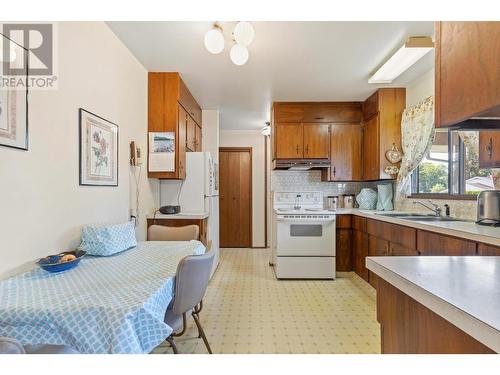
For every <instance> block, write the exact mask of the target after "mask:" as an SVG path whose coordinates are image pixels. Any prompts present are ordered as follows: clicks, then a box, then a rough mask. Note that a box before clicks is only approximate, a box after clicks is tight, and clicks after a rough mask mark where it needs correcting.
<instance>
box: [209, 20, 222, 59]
mask: <svg viewBox="0 0 500 375" xmlns="http://www.w3.org/2000/svg"><path fill="white" fill-rule="evenodd" d="M205 47H206V49H207V50H208V52H210V53H213V54H214V55H216V54H218V53H221V52H222V50H223V49H224V35H222V32H221V30H220V29H219V28H217V27H214V28H213V29H211V30H208V31H207V33H206V34H205Z"/></svg>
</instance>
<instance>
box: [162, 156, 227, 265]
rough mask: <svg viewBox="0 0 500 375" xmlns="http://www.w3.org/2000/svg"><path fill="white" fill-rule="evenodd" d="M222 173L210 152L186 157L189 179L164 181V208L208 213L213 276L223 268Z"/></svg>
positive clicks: (208, 234)
mask: <svg viewBox="0 0 500 375" xmlns="http://www.w3.org/2000/svg"><path fill="white" fill-rule="evenodd" d="M218 174H219V171H218V166H217V163H216V162H215V161H214V160H213V159H212V157H211V155H210V153H209V152H187V153H186V179H185V180H183V181H167V180H165V181H162V182H161V185H160V205H161V206H164V205H167V204H176V201H177V196H178V197H179V198H178V200H179V205H180V206H181V212H180V213H181V214H185V215H189V214H194V215H199V214H203V213H208V228H207V241H212V251H214V252H215V260H214V264H213V267H212V274H213V273H214V272H215V269H216V268H217V265H218V264H219V182H218V181H219V177H218Z"/></svg>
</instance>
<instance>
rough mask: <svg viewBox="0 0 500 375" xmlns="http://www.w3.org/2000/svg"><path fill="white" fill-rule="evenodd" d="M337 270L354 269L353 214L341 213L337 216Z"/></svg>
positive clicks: (348, 270) (347, 270) (346, 270)
mask: <svg viewBox="0 0 500 375" xmlns="http://www.w3.org/2000/svg"><path fill="white" fill-rule="evenodd" d="M335 241H336V244H335V250H336V256H335V259H336V267H335V268H336V270H337V271H338V272H350V271H352V258H353V257H352V250H351V249H352V229H351V215H339V216H337V218H336V240H335Z"/></svg>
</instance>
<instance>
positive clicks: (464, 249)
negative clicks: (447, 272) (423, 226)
mask: <svg viewBox="0 0 500 375" xmlns="http://www.w3.org/2000/svg"><path fill="white" fill-rule="evenodd" d="M476 248H477V244H476V242H474V241H469V240H463V239H461V238H455V237H450V236H445V235H442V234H438V233H432V232H427V231H425V230H418V231H417V250H418V251H419V253H420V255H447V256H454V255H476V254H477V252H476Z"/></svg>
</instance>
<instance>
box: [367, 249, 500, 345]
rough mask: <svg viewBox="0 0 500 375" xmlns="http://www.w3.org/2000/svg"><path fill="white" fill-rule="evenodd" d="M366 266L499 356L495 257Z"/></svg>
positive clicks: (382, 260)
mask: <svg viewBox="0 0 500 375" xmlns="http://www.w3.org/2000/svg"><path fill="white" fill-rule="evenodd" d="M366 267H367V268H368V269H369V270H370V271H372V272H374V273H375V274H377V275H378V276H379V277H381V278H382V279H384V280H386V281H387V282H388V283H390V284H392V285H393V286H394V287H396V288H397V289H399V290H401V291H402V292H403V293H405V294H406V295H408V296H410V297H411V298H413V299H414V300H416V301H417V302H419V303H421V304H422V305H424V306H426V307H427V308H429V309H430V310H432V311H433V312H435V313H436V314H438V315H440V316H441V317H443V318H444V319H446V320H448V321H449V322H450V323H452V324H453V325H455V326H456V327H458V328H460V329H461V330H462V331H464V332H465V333H467V334H468V335H470V336H472V337H474V338H475V339H476V340H478V341H479V342H481V343H483V344H484V345H486V346H488V347H489V348H491V349H492V350H494V351H496V352H497V353H500V288H499V285H500V257H495V256H487V257H486V256H456V257H450V256H433V257H409V256H408V257H368V258H366Z"/></svg>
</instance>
